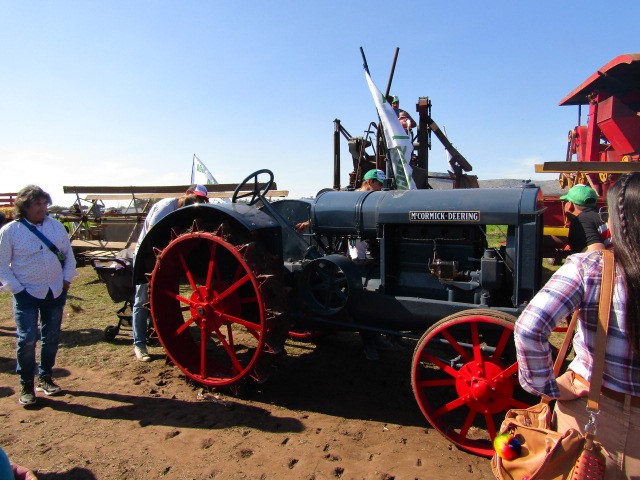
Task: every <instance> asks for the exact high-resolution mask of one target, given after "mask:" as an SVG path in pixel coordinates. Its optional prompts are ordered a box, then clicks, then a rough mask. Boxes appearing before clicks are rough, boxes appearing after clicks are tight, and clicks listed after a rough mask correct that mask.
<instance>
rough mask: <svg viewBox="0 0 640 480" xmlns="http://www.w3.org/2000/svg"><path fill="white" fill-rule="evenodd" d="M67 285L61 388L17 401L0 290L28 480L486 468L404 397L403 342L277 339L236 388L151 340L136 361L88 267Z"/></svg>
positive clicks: (2, 440)
mask: <svg viewBox="0 0 640 480" xmlns="http://www.w3.org/2000/svg"><path fill="white" fill-rule="evenodd" d="M80 270H81V274H80V276H79V277H78V279H76V282H74V286H73V287H72V291H71V294H72V297H71V298H70V301H69V304H68V307H67V310H66V317H65V322H64V326H63V338H62V342H61V349H60V353H59V356H58V362H57V368H56V370H55V378H56V379H57V381H58V383H59V384H60V385H61V386H62V387H63V388H64V393H63V394H62V395H60V396H55V397H44V396H42V395H41V394H38V395H39V396H38V402H37V404H36V405H35V406H33V407H31V408H24V407H22V406H20V405H18V403H17V393H18V379H17V377H16V375H15V373H14V370H15V353H14V350H13V349H14V345H15V340H14V336H15V324H14V322H13V319H12V315H11V303H10V296H9V295H8V294H6V293H0V418H1V420H0V446H2V448H3V449H4V450H5V452H6V453H7V454H8V456H9V458H10V459H11V460H12V461H13V462H14V463H17V464H19V465H23V466H25V467H28V468H31V469H32V470H34V471H35V472H36V475H37V476H38V478H39V479H46V480H53V479H148V478H166V479H206V478H212V479H278V478H292V479H307V480H311V479H316V480H320V479H336V478H342V479H385V480H390V479H397V480H401V479H442V480H448V479H455V480H464V479H489V478H493V477H492V475H491V473H490V468H489V461H488V460H487V459H485V458H482V457H477V456H474V455H470V454H467V453H465V452H463V451H460V450H458V449H457V448H456V447H455V446H453V445H452V444H451V443H450V442H449V441H447V439H446V438H444V437H443V436H441V435H440V434H439V433H438V432H437V431H435V430H433V429H432V428H430V427H429V426H428V424H427V422H426V420H425V419H424V417H423V416H422V414H421V413H420V410H419V409H418V407H417V405H416V402H415V400H414V398H413V394H412V391H411V385H410V380H409V368H410V359H411V353H412V348H411V345H407V346H396V347H395V348H394V349H393V350H390V351H384V352H380V353H381V360H380V361H377V362H371V361H367V360H366V359H365V358H364V355H363V353H362V350H361V344H360V340H359V338H358V337H357V335H354V334H348V333H341V334H336V335H332V336H329V337H327V338H324V339H322V340H321V341H319V342H318V343H317V344H315V343H302V342H297V341H289V342H288V343H287V351H288V356H287V357H285V358H284V359H283V360H282V361H281V362H280V364H279V366H278V368H277V370H276V371H275V372H274V374H273V375H272V376H271V378H270V379H269V380H268V381H267V382H266V383H264V384H262V385H256V386H254V387H252V388H249V389H247V390H246V391H245V392H243V395H242V396H241V397H237V396H234V395H233V394H232V393H231V392H229V391H220V392H210V391H204V390H203V389H201V388H199V387H197V386H195V385H192V384H189V383H188V382H186V380H185V378H184V376H182V374H181V372H180V371H179V370H178V369H177V368H176V367H174V366H172V365H169V364H167V362H166V361H165V356H164V355H163V350H162V348H161V347H160V346H154V347H152V348H150V353H151V354H152V355H153V361H152V362H150V363H146V364H145V363H140V362H136V361H135V359H134V357H133V350H132V347H131V343H130V333H129V332H128V331H127V332H121V334H120V335H119V336H118V337H117V338H116V340H115V342H112V343H107V342H105V341H104V340H103V338H102V329H103V328H104V327H106V326H107V325H109V324H113V323H114V321H115V320H117V319H116V317H115V310H116V308H117V306H116V305H114V304H113V303H110V302H109V299H108V297H107V298H106V300H104V298H103V301H102V302H101V303H100V302H97V303H96V297H99V296H103V297H106V291H105V288H104V284H102V285H100V284H99V283H98V282H97V281H96V279H95V274H94V272H93V271H92V269H91V268H90V267H83V268H81V269H80Z"/></svg>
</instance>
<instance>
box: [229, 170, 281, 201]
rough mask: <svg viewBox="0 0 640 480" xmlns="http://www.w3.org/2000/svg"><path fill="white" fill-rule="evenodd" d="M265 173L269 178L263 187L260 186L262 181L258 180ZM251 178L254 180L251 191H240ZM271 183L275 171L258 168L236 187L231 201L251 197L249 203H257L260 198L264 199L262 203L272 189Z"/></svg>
mask: <svg viewBox="0 0 640 480" xmlns="http://www.w3.org/2000/svg"><path fill="white" fill-rule="evenodd" d="M263 173H265V174H267V175H268V176H269V180H268V181H267V182H266V183H264V185H262V188H260V182H258V176H260V175H261V174H263ZM250 180H253V189H252V190H251V191H250V192H245V193H240V192H241V191H242V190H243V189H244V188H245V187H247V185H248V184H249V181H250ZM271 185H273V172H272V171H271V170H267V169H266V168H263V169H262V170H257V171H255V172H253V173H252V174H251V175H249V176H248V177H247V178H245V179H244V180H243V181H242V182H241V183H240V185H238V186H237V187H236V189H235V190H234V191H233V196H232V197H231V203H237V202H238V199H240V198H246V197H251V200H250V201H249V205H255V204H256V203H258V200H262V203H264V196H265V195H266V194H267V192H268V191H269V190H270V189H271Z"/></svg>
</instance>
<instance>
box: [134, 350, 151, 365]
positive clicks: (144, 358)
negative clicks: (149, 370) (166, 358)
mask: <svg viewBox="0 0 640 480" xmlns="http://www.w3.org/2000/svg"><path fill="white" fill-rule="evenodd" d="M133 351H134V352H135V354H136V358H137V359H138V360H140V361H141V362H150V361H151V355H149V352H147V347H133Z"/></svg>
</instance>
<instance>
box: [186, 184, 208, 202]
mask: <svg viewBox="0 0 640 480" xmlns="http://www.w3.org/2000/svg"><path fill="white" fill-rule="evenodd" d="M187 193H192V194H194V195H197V196H198V197H204V198H209V192H207V189H206V188H205V187H204V185H199V184H197V183H195V184H193V185H191V186H190V187H189V188H188V189H187Z"/></svg>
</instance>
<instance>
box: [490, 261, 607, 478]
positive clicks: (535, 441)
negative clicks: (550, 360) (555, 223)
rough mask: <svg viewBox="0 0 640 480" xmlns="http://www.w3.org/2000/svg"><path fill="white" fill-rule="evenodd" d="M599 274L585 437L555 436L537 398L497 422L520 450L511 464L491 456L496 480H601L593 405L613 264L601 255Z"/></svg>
mask: <svg viewBox="0 0 640 480" xmlns="http://www.w3.org/2000/svg"><path fill="white" fill-rule="evenodd" d="M602 259H603V269H602V283H601V285H600V302H599V310H598V329H597V331H596V349H595V352H594V360H593V361H594V364H593V371H592V374H591V382H590V385H589V397H588V400H587V407H586V408H587V412H588V413H589V420H588V423H587V425H585V433H584V434H583V433H581V432H579V431H578V430H574V429H569V430H568V431H566V432H564V433H559V432H557V431H555V430H554V429H553V428H551V414H552V410H551V408H550V406H549V402H550V401H551V400H550V399H549V398H547V397H542V398H541V401H540V403H538V404H537V405H534V406H532V407H529V408H525V409H511V410H509V411H508V412H507V413H506V415H505V419H504V421H503V422H502V425H501V427H500V431H499V432H498V435H502V434H507V435H508V436H509V438H510V439H511V438H513V439H515V441H516V445H518V444H519V445H520V448H521V451H520V455H519V456H517V457H516V458H513V459H511V460H508V459H505V458H502V457H501V456H500V455H498V454H497V453H496V454H494V456H493V458H492V459H491V470H492V471H493V474H494V476H495V478H497V479H498V480H514V479H515V480H536V479H538V480H583V479H590V480H602V479H604V470H605V458H604V454H603V452H602V447H601V445H600V444H599V443H598V442H597V441H596V440H595V433H596V416H597V414H598V411H599V405H598V399H599V397H600V389H601V387H602V373H603V371H604V355H605V348H606V340H607V330H608V327H609V315H610V313H611V300H612V298H613V284H614V258H613V253H612V252H611V251H608V250H603V251H602ZM577 319H578V312H574V314H573V316H572V318H571V323H570V324H569V328H568V330H567V334H566V336H565V339H564V342H563V344H562V347H561V348H560V351H559V352H558V356H557V358H556V361H555V363H554V372H555V374H556V377H557V376H558V375H559V373H560V369H561V367H562V364H563V362H564V359H565V356H566V354H567V350H568V348H569V344H570V342H571V338H572V336H573V331H574V330H575V325H576V323H577Z"/></svg>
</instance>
